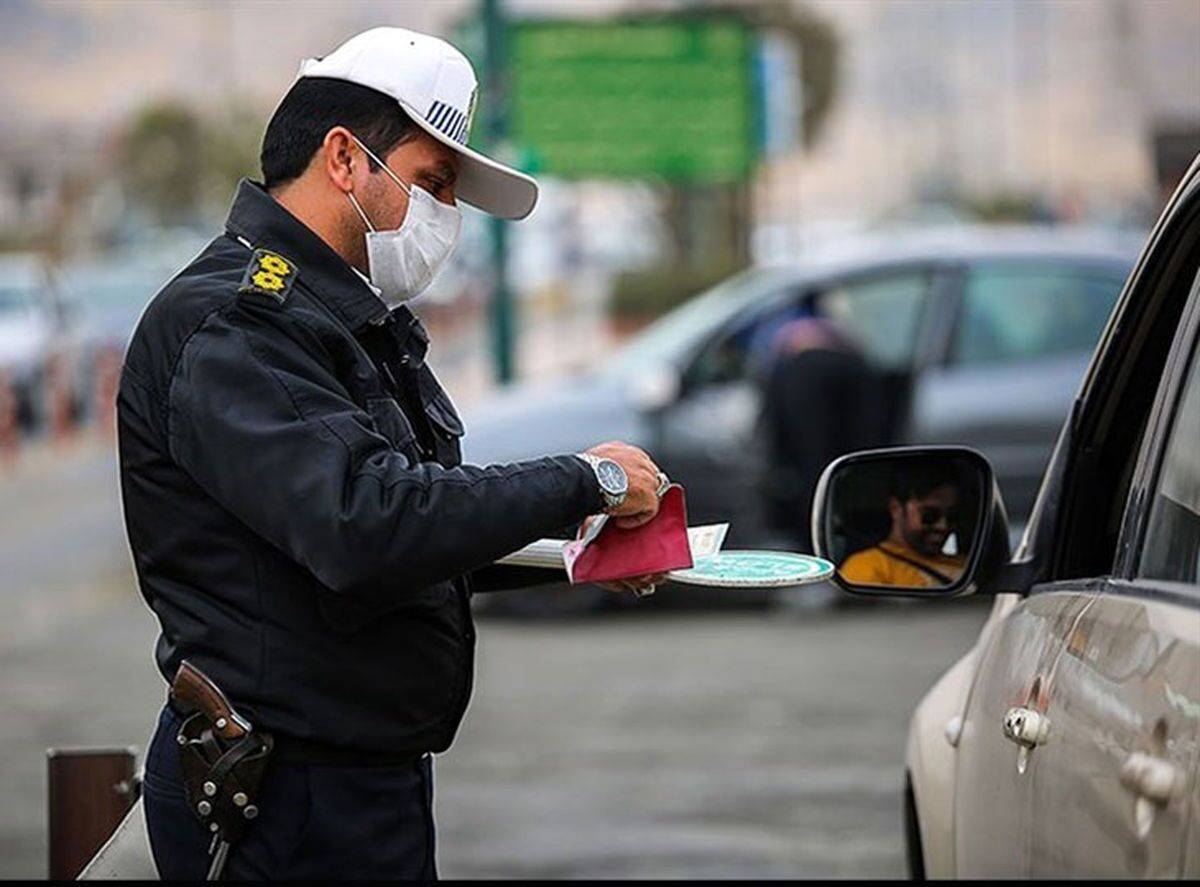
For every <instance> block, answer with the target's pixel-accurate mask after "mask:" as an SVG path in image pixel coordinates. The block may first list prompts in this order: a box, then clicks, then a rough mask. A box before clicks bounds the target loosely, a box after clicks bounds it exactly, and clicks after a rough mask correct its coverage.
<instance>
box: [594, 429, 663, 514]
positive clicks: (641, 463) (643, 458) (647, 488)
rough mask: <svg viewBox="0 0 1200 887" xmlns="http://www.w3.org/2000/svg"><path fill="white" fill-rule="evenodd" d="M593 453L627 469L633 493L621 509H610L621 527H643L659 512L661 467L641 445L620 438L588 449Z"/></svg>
mask: <svg viewBox="0 0 1200 887" xmlns="http://www.w3.org/2000/svg"><path fill="white" fill-rule="evenodd" d="M588 452H589V453H590V454H592V455H593V456H599V457H600V458H602V459H612V460H613V461H614V462H616V463H617V464H618V465H620V466H621V467H622V468H624V469H625V475H626V477H628V478H629V492H628V494H626V496H625V501H624V502H623V503H621V507H620V508H616V509H613V511H611V512H609V513H610V514H611V515H612V516H613V520H614V522H615V523H616V525H617V526H618V527H621V528H623V529H627V530H628V529H632V528H633V527H640V526H641V525H642V524H644V523H646V522H647V521H649V520H650V519H651V518H653V517H654V515H656V514H658V487H659V483H660V481H661V478H660V477H659V470H658V466H657V465H655V464H654V462H653V461H652V460H651V459H650V457H649V456H647V455H646V453H645V452H644V451H643V450H641V449H639V448H638V447H634V446H630V445H629V444H627V443H621V442H620V441H618V440H613V441H609V442H608V443H602V444H600V445H598V446H594V447H592V448H591V449H590V450H588Z"/></svg>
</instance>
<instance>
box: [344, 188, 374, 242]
mask: <svg viewBox="0 0 1200 887" xmlns="http://www.w3.org/2000/svg"><path fill="white" fill-rule="evenodd" d="M346 196H347V197H349V198H350V205H351V206H352V207H354V210H355V212H357V213H358V217H359V218H360V219H362V220H363V224H364V225H366V226H367V230H368V231H370V232H371V233H374V232H375V226H374V225H372V224H371V220H370V219H368V218H367V214H366V213H365V212H363V208H362V207H361V206H359V205H358V201H357V200H355V199H354V194H353V193H352V192H350V191H347V192H346Z"/></svg>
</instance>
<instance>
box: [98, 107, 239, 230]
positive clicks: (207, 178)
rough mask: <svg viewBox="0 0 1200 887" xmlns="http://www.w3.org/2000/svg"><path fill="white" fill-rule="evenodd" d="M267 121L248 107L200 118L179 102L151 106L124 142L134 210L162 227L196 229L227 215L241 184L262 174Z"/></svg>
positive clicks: (124, 179)
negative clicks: (260, 153) (226, 209)
mask: <svg viewBox="0 0 1200 887" xmlns="http://www.w3.org/2000/svg"><path fill="white" fill-rule="evenodd" d="M261 135H262V121H261V117H260V115H258V114H256V113H254V112H253V111H251V110H250V109H249V108H247V107H245V106H241V105H232V106H229V107H227V108H225V109H224V110H222V111H221V112H219V113H215V114H209V115H207V116H201V115H200V114H199V113H198V112H197V111H196V110H194V109H193V108H191V107H190V106H188V105H184V104H181V103H179V102H175V101H172V100H162V101H157V102H154V103H152V104H149V105H147V106H146V107H144V108H143V109H142V110H140V111H138V112H137V113H135V114H134V116H133V117H132V118H131V120H130V122H129V123H128V125H127V126H126V127H125V129H124V131H123V132H122V134H121V136H120V140H119V145H120V148H119V151H118V158H119V165H120V173H121V175H120V178H121V183H122V187H123V190H124V191H125V194H126V196H127V198H128V200H129V202H130V203H131V204H132V205H134V206H137V207H139V208H141V209H142V210H144V211H145V212H146V213H147V214H148V215H149V217H150V218H151V219H152V220H153V221H154V222H156V223H158V224H164V225H187V224H196V223H200V222H202V221H204V220H205V218H206V217H207V216H209V215H211V214H212V213H214V212H220V211H221V209H223V208H224V207H225V206H226V205H227V204H228V202H229V197H230V194H231V192H232V191H233V188H234V185H236V183H237V181H238V179H239V178H241V177H242V176H247V175H249V176H253V175H255V174H256V172H257V169H258V148H259V141H260V138H261Z"/></svg>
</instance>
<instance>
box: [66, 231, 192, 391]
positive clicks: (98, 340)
mask: <svg viewBox="0 0 1200 887" xmlns="http://www.w3.org/2000/svg"><path fill="white" fill-rule="evenodd" d="M205 242H206V240H205V238H203V237H202V236H200V235H198V234H196V233H195V232H190V231H180V232H170V231H168V232H160V233H159V234H158V235H157V236H156V237H154V238H150V239H148V242H147V243H145V244H141V245H139V246H138V247H137V248H136V249H134V248H126V249H123V250H117V251H111V252H106V253H103V254H101V255H94V256H87V257H84V258H77V259H75V260H73V261H70V262H68V263H66V264H64V265H63V266H62V268H61V269H60V278H61V281H62V290H63V292H64V294H65V296H64V298H65V299H67V300H69V302H68V304H69V305H70V309H69V310H70V313H71V314H72V315H73V317H74V330H75V338H76V340H77V343H78V350H79V352H80V358H79V362H80V364H81V365H82V367H83V374H84V377H85V378H86V379H88V380H91V384H90V385H89V390H91V388H94V387H95V384H96V383H99V384H101V385H102V386H103V384H104V380H105V379H106V378H109V377H112V378H110V381H112V382H115V373H116V372H117V371H118V370H119V368H120V363H121V360H122V358H123V356H124V354H125V348H126V346H127V345H128V344H129V339H130V337H131V336H132V335H133V330H134V328H135V327H136V326H137V322H138V319H139V318H140V317H141V315H142V310H143V309H144V308H145V307H146V304H147V303H148V302H149V301H150V299H151V297H153V296H154V294H155V293H157V292H158V291H159V290H160V289H162V287H163V286H164V285H165V284H166V283H167V281H168V280H170V279H171V278H172V277H173V276H174V275H175V273H176V272H177V271H178V270H179V269H180V268H182V267H183V266H184V265H185V264H186V263H187V262H188V261H189V260H190V259H191V258H192V256H194V255H196V253H198V252H199V251H200V250H201V249H202V248H203V246H204V244H205ZM99 397H107V394H101V395H99V396H98V397H96V398H89V400H88V402H87V403H86V404H84V405H83V409H84V410H85V411H86V412H89V413H95V412H96V410H97V408H98V405H97V404H96V403H95V401H96V400H97V399H99ZM101 408H103V407H101Z"/></svg>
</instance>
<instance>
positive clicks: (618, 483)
mask: <svg viewBox="0 0 1200 887" xmlns="http://www.w3.org/2000/svg"><path fill="white" fill-rule="evenodd" d="M596 476H597V477H598V478H599V480H600V488H601V489H602V490H604V492H606V493H608V494H609V495H610V496H619V495H621V494H622V493H624V492H626V491H627V490H628V489H629V478H628V477H626V476H625V469H624V468H622V467H621V466H620V465H618V464H617V463H616V462H614V461H613V460H612V459H605V460H603V461H602V462H601V463H600V464H599V465H597V466H596Z"/></svg>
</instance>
